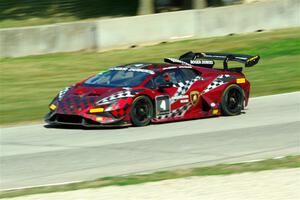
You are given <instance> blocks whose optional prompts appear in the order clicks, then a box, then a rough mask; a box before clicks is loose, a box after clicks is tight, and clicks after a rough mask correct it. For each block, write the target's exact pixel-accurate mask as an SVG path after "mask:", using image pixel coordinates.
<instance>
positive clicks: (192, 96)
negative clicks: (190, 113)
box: [190, 91, 200, 106]
mask: <svg viewBox="0 0 300 200" xmlns="http://www.w3.org/2000/svg"><path fill="white" fill-rule="evenodd" d="M190 99H191V102H192V105H193V106H194V105H196V104H197V103H198V102H199V99H200V92H198V91H191V93H190Z"/></svg>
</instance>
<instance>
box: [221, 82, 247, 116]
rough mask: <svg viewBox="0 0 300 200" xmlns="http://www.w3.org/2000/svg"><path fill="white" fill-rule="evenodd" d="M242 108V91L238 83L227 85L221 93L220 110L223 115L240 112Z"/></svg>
mask: <svg viewBox="0 0 300 200" xmlns="http://www.w3.org/2000/svg"><path fill="white" fill-rule="evenodd" d="M243 109H244V91H243V89H242V88H241V87H240V86H238V85H235V84H233V85H229V86H228V87H227V88H226V89H225V90H224V92H223V94H222V101H221V110H222V114H223V115H227V116H234V115H239V114H241V112H242V110H243Z"/></svg>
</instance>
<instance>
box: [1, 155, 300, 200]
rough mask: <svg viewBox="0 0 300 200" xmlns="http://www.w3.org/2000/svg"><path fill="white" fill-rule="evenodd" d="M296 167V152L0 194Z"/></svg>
mask: <svg viewBox="0 0 300 200" xmlns="http://www.w3.org/2000/svg"><path fill="white" fill-rule="evenodd" d="M298 167H300V156H289V157H285V158H281V159H269V160H264V161H258V162H251V163H237V164H220V165H216V166H210V167H198V168H192V169H180V170H173V171H161V172H155V173H151V174H142V175H128V176H119V177H106V178H100V179H97V180H94V181H86V182H80V183H71V184H65V185H57V186H44V187H36V188H28V189H19V190H10V191H4V192H0V198H11V197H17V196H24V195H31V194H41V193H51V192H64V191H71V190H80V189H86V188H99V187H105V186H112V185H117V186H125V185H134V184H141V183H146V182H155V181H161V180H167V179H177V178H185V177H191V176H211V175H229V174H237V173H243V172H257V171H263V170H273V169H284V168H298Z"/></svg>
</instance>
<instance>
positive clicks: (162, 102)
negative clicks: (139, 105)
mask: <svg viewBox="0 0 300 200" xmlns="http://www.w3.org/2000/svg"><path fill="white" fill-rule="evenodd" d="M155 102H156V104H155V105H156V115H158V116H159V115H166V114H169V113H170V111H171V102H170V96H169V95H162V96H157V97H156V98H155Z"/></svg>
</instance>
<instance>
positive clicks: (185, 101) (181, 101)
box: [180, 99, 189, 103]
mask: <svg viewBox="0 0 300 200" xmlns="http://www.w3.org/2000/svg"><path fill="white" fill-rule="evenodd" d="M188 102H189V100H188V99H182V100H180V103H188Z"/></svg>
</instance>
